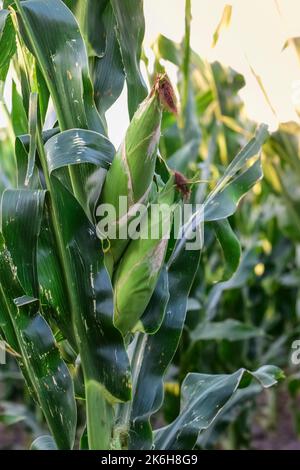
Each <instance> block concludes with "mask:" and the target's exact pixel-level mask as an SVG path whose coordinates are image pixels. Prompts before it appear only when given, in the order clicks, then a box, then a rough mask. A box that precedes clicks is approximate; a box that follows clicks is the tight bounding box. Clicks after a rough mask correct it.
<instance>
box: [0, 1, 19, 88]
mask: <svg viewBox="0 0 300 470" xmlns="http://www.w3.org/2000/svg"><path fill="white" fill-rule="evenodd" d="M15 52H16V39H15V29H14V26H13V23H12V19H11V16H10V12H9V11H8V10H0V82H1V81H3V82H4V81H5V79H6V75H7V72H8V69H9V64H10V60H11V58H12V56H13V55H14V53H15Z"/></svg>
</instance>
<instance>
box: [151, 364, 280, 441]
mask: <svg viewBox="0 0 300 470" xmlns="http://www.w3.org/2000/svg"><path fill="white" fill-rule="evenodd" d="M280 378H281V371H280V369H278V368H277V367H275V366H264V367H261V368H260V369H258V370H257V371H255V372H250V371H248V370H245V369H240V370H238V371H237V372H235V373H233V374H231V375H208V374H188V375H187V377H186V378H185V380H184V382H183V384H182V388H181V390H182V398H181V409H180V414H179V416H178V418H176V420H175V421H174V422H173V423H171V424H170V425H169V426H166V427H165V428H162V429H159V430H158V431H157V432H156V435H155V448H156V449H160V450H165V449H168V450H187V449H193V447H194V446H195V444H196V442H197V438H198V434H199V432H201V431H202V430H205V429H207V428H208V427H209V426H210V424H211V423H212V422H213V421H214V419H215V418H216V416H217V415H218V414H219V413H220V412H221V410H222V408H223V407H224V406H225V405H226V403H227V402H228V401H229V400H230V399H231V397H232V396H233V395H234V394H235V393H236V391H237V389H239V388H244V387H247V386H249V383H251V381H252V379H254V380H257V381H258V382H259V384H260V385H261V386H263V387H264V388H269V387H271V386H273V385H274V384H276V383H277V381H278V379H280Z"/></svg>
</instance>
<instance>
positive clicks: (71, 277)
mask: <svg viewBox="0 0 300 470" xmlns="http://www.w3.org/2000/svg"><path fill="white" fill-rule="evenodd" d="M182 1H184V0H182ZM195 1H196V0H195ZM191 8H192V5H191V0H186V1H185V18H183V19H182V21H183V22H184V23H185V35H184V38H183V40H182V42H181V43H175V42H174V41H172V40H171V39H169V38H167V37H166V36H164V35H160V36H159V37H158V38H157V39H156V41H155V43H154V44H153V46H152V60H151V61H150V60H149V58H147V55H146V54H145V51H144V48H143V44H144V43H143V41H144V34H145V26H146V25H145V17H144V11H143V0H122V1H121V0H85V1H83V0H81V1H80V0H65V1H63V0H14V1H10V0H4V1H3V8H2V9H1V10H0V109H1V116H2V117H3V119H5V123H6V125H5V127H3V128H1V129H0V163H1V167H0V194H1V212H0V213H1V226H0V229H1V233H0V363H1V364H0V449H2V448H24V449H32V450H72V449H75V450H78V449H80V450H97V451H102V450H109V451H127V450H145V451H149V450H152V451H167V450H168V451H169V450H171V451H192V450H205V449H250V448H255V447H256V444H255V442H254V440H255V439H254V437H253V433H255V428H259V430H260V432H261V433H264V434H265V435H267V436H268V435H269V434H272V432H273V433H274V429H275V430H276V429H277V428H276V426H277V425H278V422H279V421H280V416H279V415H280V407H281V406H282V402H287V403H288V407H289V408H288V409H289V413H290V414H291V416H292V418H291V420H290V421H291V424H290V426H291V433H292V435H293V436H294V437H293V439H294V440H295V441H296V442H297V440H298V447H297V444H295V446H296V448H298V449H299V448H300V408H299V405H300V402H299V394H300V370H299V365H298V364H299V363H300V353H299V354H298V352H299V351H300V324H299V316H300V290H299V287H300V251H299V247H300V193H299V184H300V153H299V142H300V140H299V139H300V127H299V125H298V124H297V123H296V122H288V123H284V124H283V123H281V124H280V125H279V127H278V130H277V131H275V132H273V133H271V132H269V131H268V127H267V126H266V125H265V124H260V123H255V122H253V121H252V120H251V119H250V118H248V117H247V114H246V112H245V106H244V103H243V101H242V99H241V98H240V95H239V91H240V90H241V89H242V88H243V87H244V85H245V80H244V77H243V76H242V75H241V74H240V73H238V72H236V71H235V70H233V69H231V68H229V67H225V66H223V65H222V64H220V63H219V62H213V63H209V62H208V61H207V60H205V59H204V58H202V57H200V56H199V55H198V54H197V53H196V52H195V51H194V50H193V49H192V47H191V41H190V38H191V25H192V24H193V23H192V15H191ZM228 14H229V10H228V7H226V8H225V10H224V15H223V17H222V20H221V23H220V25H219V28H218V30H217V31H216V33H215V41H218V40H221V39H219V38H218V36H219V34H220V30H221V26H222V24H223V23H224V22H226V21H228ZM222 22H223V23H222ZM287 47H294V48H295V49H296V50H298V49H297V47H299V43H297V40H296V39H291V40H290V42H289V43H288V45H287ZM299 51H300V50H299ZM299 54H300V52H299ZM166 63H169V64H170V63H171V64H172V67H173V69H174V70H176V76H177V81H174V80H173V79H171V78H170V76H168V74H167V72H166ZM124 87H125V88H126V90H127V106H126V109H124V111H123V112H124V116H125V115H127V114H128V116H129V125H128V128H127V130H126V132H125V135H124V136H122V143H121V145H120V146H119V148H115V146H114V145H113V143H112V142H111V140H110V138H109V135H110V126H109V123H110V121H109V119H108V112H109V110H110V108H111V107H112V106H113V105H114V104H115V103H116V101H117V100H118V98H119V97H120V95H121V93H122V90H123V89H124ZM8 89H9V90H10V95H11V99H10V102H9V103H8V99H7V90H8ZM120 120H121V116H120ZM153 208H155V209H156V210H157V211H158V214H159V215H158V217H157V218H155V217H154V215H153V214H154V209H153ZM187 212H188V213H187ZM154 232H155V236H153V233H154ZM124 234H125V235H124ZM142 234H143V235H144V236H142ZM194 239H195V240H194ZM291 357H292V358H294V359H291ZM2 362H3V363H2ZM14 430H19V431H18V432H21V433H22V435H23V438H22V443H21V444H20V443H17V444H16V445H15V443H14V442H13V443H11V441H10V443H8V441H9V439H8V436H11V435H14V432H15V431H14ZM20 430H21V431H20ZM258 447H259V446H258ZM278 447H279V444H278Z"/></svg>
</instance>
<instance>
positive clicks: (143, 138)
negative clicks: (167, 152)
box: [101, 74, 176, 262]
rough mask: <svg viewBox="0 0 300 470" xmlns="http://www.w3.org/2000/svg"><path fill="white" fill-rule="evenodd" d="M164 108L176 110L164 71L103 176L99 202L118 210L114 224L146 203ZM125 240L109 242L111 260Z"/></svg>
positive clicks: (134, 118) (140, 107) (126, 221)
mask: <svg viewBox="0 0 300 470" xmlns="http://www.w3.org/2000/svg"><path fill="white" fill-rule="evenodd" d="M163 108H167V109H168V110H169V111H173V112H176V103H175V98H174V93H173V90H172V87H171V84H170V82H169V80H168V78H167V76H166V75H165V74H164V75H159V76H158V77H157V79H156V81H155V84H154V86H153V88H152V90H151V92H150V94H149V95H148V96H147V98H146V99H145V100H144V101H143V102H142V103H141V105H140V106H139V108H138V110H137V112H136V113H135V115H134V116H133V118H132V121H131V123H130V125H129V128H128V130H127V133H126V136H125V139H124V142H123V143H122V145H121V146H120V149H119V150H118V152H117V154H116V156H115V158H114V160H113V163H112V165H111V168H110V170H109V172H108V174H107V177H106V181H105V184H104V187H103V191H102V196H101V202H102V203H104V204H111V205H113V206H114V207H115V209H116V210H117V221H116V224H117V227H120V225H121V223H125V224H127V223H128V220H126V215H128V213H129V211H130V209H133V208H134V206H135V204H146V203H147V201H148V199H149V194H150V191H151V186H152V181H153V175H154V170H155V162H156V157H157V147H158V143H159V139H160V126H161V118H162V110H163ZM121 196H125V197H126V198H127V212H125V213H123V212H122V209H121V208H120V207H119V201H120V199H119V198H120V197H121ZM124 216H125V222H124ZM121 220H122V222H121ZM127 243H128V241H127V240H121V239H117V240H111V241H110V252H111V254H112V256H113V259H114V262H117V261H118V259H119V258H120V256H121V255H122V252H123V251H124V249H125V247H126V245H127Z"/></svg>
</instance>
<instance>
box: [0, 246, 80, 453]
mask: <svg viewBox="0 0 300 470" xmlns="http://www.w3.org/2000/svg"><path fill="white" fill-rule="evenodd" d="M28 249H30V247H28ZM31 249H33V248H32V247H31ZM16 272H17V268H16V266H15V265H14V264H13V261H12V258H11V256H10V253H9V252H8V251H7V249H6V247H5V245H4V243H3V240H2V241H1V249H0V274H1V292H2V295H3V296H4V297H5V300H6V303H7V305H8V309H9V313H10V316H11V321H12V324H13V327H14V330H15V334H16V337H17V341H18V346H19V351H20V353H21V356H22V358H21V365H22V367H24V369H25V370H26V373H27V374H28V378H29V380H30V383H28V386H29V388H31V387H32V389H33V393H34V395H35V396H36V397H37V399H38V401H39V404H40V406H41V408H42V410H43V413H44V415H45V417H46V420H47V422H48V425H49V428H50V429H51V432H52V433H53V436H54V438H55V440H56V442H57V445H58V447H59V448H62V449H70V448H72V446H73V443H74V438H75V428H76V406H75V400H74V391H73V383H72V380H71V377H70V374H69V371H68V368H67V367H66V365H65V364H64V362H63V361H62V360H61V358H60V356H59V352H58V349H57V348H56V346H55V342H54V338H53V336H52V332H51V330H50V328H49V326H48V325H47V323H46V322H45V320H44V319H43V317H42V316H41V314H40V312H39V307H40V306H39V302H38V300H37V299H35V298H33V297H29V296H27V295H26V294H25V291H24V290H23V287H22V286H21V284H20V283H19V280H18V278H17V277H16Z"/></svg>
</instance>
